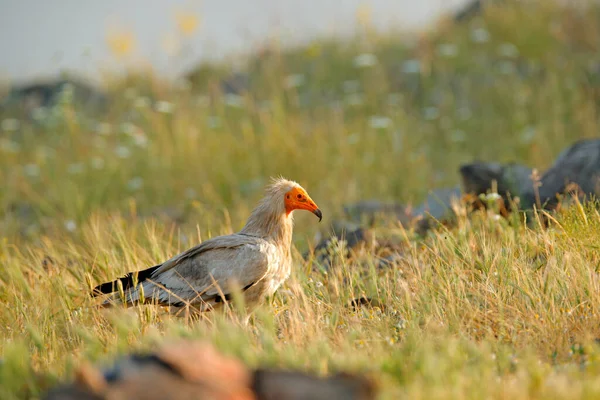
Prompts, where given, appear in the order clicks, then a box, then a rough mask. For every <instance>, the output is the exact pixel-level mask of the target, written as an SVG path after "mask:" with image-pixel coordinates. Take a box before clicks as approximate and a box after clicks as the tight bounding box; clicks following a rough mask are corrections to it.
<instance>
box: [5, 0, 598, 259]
mask: <svg viewBox="0 0 600 400" xmlns="http://www.w3.org/2000/svg"><path fill="white" fill-rule="evenodd" d="M1 4H2V12H1V13H0V31H1V33H2V34H1V35H0V53H1V54H2V62H1V63H0V71H1V73H2V82H0V98H1V100H0V182H2V189H1V190H0V211H1V212H2V217H1V218H0V234H2V235H4V236H6V237H11V238H18V239H19V240H26V241H29V240H33V241H39V240H42V238H43V237H45V236H46V235H52V234H54V233H59V232H60V233H64V234H68V235H73V236H74V237H77V235H79V234H80V232H81V229H83V226H85V225H86V224H90V223H91V221H93V219H94V218H96V217H97V216H99V218H105V217H106V216H111V215H115V214H118V215H120V216H121V217H122V218H125V219H126V220H130V221H140V222H143V221H146V220H147V219H155V218H161V219H163V220H164V221H167V222H169V223H174V224H176V226H178V227H180V228H181V229H184V230H186V229H187V230H191V231H194V230H195V227H196V225H199V226H201V227H203V228H204V229H206V230H207V231H209V232H210V233H211V234H216V233H225V232H230V231H232V230H237V229H239V228H240V227H241V226H242V224H243V223H244V220H245V218H246V216H247V215H248V213H249V212H250V210H251V209H252V207H253V206H254V204H255V203H256V201H257V200H258V199H259V198H260V197H261V196H262V191H263V187H264V185H265V184H266V183H267V182H268V178H269V177H270V176H277V175H284V176H286V177H288V178H290V179H294V180H297V181H298V182H300V183H301V184H302V185H303V186H305V187H306V188H307V189H308V191H309V193H310V194H311V196H312V197H313V199H315V201H317V203H318V204H319V205H320V207H321V208H322V209H323V210H324V213H325V215H326V218H325V225H323V226H322V227H323V228H325V227H327V226H328V224H329V223H330V222H331V221H333V220H334V219H335V218H338V217H340V216H341V215H342V210H343V206H344V205H347V204H351V203H355V202H357V201H361V200H368V199H376V200H378V201H383V202H393V203H401V204H419V202H421V201H422V200H423V199H424V198H425V197H426V196H427V194H428V193H430V192H431V191H432V190H436V189H444V188H455V187H456V186H457V185H459V184H460V178H459V173H458V167H459V166H460V165H461V164H462V163H466V162H471V161H473V160H482V161H497V162H502V163H507V162H518V163H520V164H524V165H526V166H528V167H533V168H537V169H539V170H540V171H543V170H544V169H545V168H547V167H548V166H549V165H550V164H551V163H552V162H553V160H554V158H555V157H556V155H557V154H558V153H559V152H560V151H561V150H563V149H564V148H565V147H566V146H568V145H570V144H572V143H573V142H574V141H575V140H577V139H580V138H584V137H597V135H598V115H599V113H598V111H599V110H598V104H599V102H598V100H599V97H598V95H599V93H600V92H599V91H598V84H599V83H600V25H599V22H600V7H599V6H598V2H596V1H583V0H582V1H577V2H575V1H564V0H556V1H553V0H543V1H541V0H523V1H515V0H487V1H486V0H475V1H472V0H464V1H458V0H456V1H438V0H428V1H421V2H416V1H408V0H402V1H391V0H388V1H385V0H373V1H358V0H344V1H333V0H322V1H312V0H310V1H309V0H305V1H286V2H274V1H266V0H261V1H254V2H243V1H239V2H238V1H231V0H230V1H211V2H209V1H203V2H190V1H185V2H184V1H179V0H178V1H171V2H159V1H156V0H144V1H141V0H140V1H137V0H136V1H128V2H118V1H113V0H107V1H103V2H94V3H89V4H88V3H84V2H77V1H69V0H60V1H54V2H33V1H32V0H26V1H18V2H16V1H15V2H8V1H3V2H2V3H1ZM312 222H314V221H312V220H310V218H302V217H300V218H299V219H298V224H297V230H296V232H297V235H296V238H297V244H298V245H299V246H300V247H304V248H306V246H307V242H310V241H311V240H312V238H313V236H314V234H315V231H316V230H317V229H318V227H316V226H315V224H313V223H312ZM166 225H167V226H170V225H168V224H166ZM15 240H16V239H15Z"/></svg>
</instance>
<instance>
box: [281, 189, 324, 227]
mask: <svg viewBox="0 0 600 400" xmlns="http://www.w3.org/2000/svg"><path fill="white" fill-rule="evenodd" d="M283 201H284V203H285V211H286V214H287V215H290V213H291V212H292V211H294V210H307V211H310V212H311V213H313V214H315V215H316V216H317V217H319V222H320V221H321V219H323V213H322V212H321V210H319V207H318V206H317V204H316V203H315V202H314V201H313V200H312V199H311V198H310V196H309V195H308V193H306V191H305V190H304V189H302V188H299V187H295V188H293V189H292V190H290V191H289V192H287V193H286V194H285V197H284V200H283Z"/></svg>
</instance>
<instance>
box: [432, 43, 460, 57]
mask: <svg viewBox="0 0 600 400" xmlns="http://www.w3.org/2000/svg"><path fill="white" fill-rule="evenodd" d="M437 51H438V54H439V55H441V56H444V57H449V58H450V57H455V56H456V55H457V54H458V47H456V45H455V44H451V43H445V44H440V45H439V46H438V48H437Z"/></svg>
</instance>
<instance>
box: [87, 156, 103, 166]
mask: <svg viewBox="0 0 600 400" xmlns="http://www.w3.org/2000/svg"><path fill="white" fill-rule="evenodd" d="M90 164H92V168H94V169H102V168H104V160H103V159H102V158H100V157H94V158H92V159H91V160H90Z"/></svg>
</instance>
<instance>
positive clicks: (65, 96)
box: [0, 78, 108, 117]
mask: <svg viewBox="0 0 600 400" xmlns="http://www.w3.org/2000/svg"><path fill="white" fill-rule="evenodd" d="M62 101H69V102H70V103H72V104H75V105H76V106H77V107H79V108H83V109H89V110H92V109H93V110H96V111H102V110H105V108H106V107H107V105H108V97H107V95H106V94H104V93H103V92H101V91H100V90H98V89H96V88H94V87H92V86H91V85H89V84H87V83H84V82H82V81H79V80H76V79H73V78H61V79H56V80H50V81H47V82H34V83H27V84H21V85H15V86H13V87H11V88H10V91H9V93H8V95H7V96H6V97H5V98H4V99H3V100H2V102H0V111H2V112H22V113H24V114H25V115H27V116H29V117H31V116H32V114H33V112H34V111H35V110H36V109H38V108H41V107H44V108H52V107H54V106H56V105H58V104H60V103H61V102H62Z"/></svg>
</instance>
